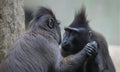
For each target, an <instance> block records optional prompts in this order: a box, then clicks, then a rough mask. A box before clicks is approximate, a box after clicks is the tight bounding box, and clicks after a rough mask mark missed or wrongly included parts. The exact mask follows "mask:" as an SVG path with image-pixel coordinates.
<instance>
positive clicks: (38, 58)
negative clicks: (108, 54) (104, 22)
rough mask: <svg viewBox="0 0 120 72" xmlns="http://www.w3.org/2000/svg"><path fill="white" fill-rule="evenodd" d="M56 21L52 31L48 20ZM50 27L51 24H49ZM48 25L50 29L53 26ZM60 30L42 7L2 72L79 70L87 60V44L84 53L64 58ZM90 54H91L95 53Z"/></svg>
mask: <svg viewBox="0 0 120 72" xmlns="http://www.w3.org/2000/svg"><path fill="white" fill-rule="evenodd" d="M50 19H53V20H54V23H52V25H53V26H52V27H51V28H49V26H48V24H49V20H50ZM50 24H51V23H50ZM50 24H49V25H50ZM60 34H61V33H60V27H59V24H58V23H57V20H56V18H55V16H54V14H53V12H52V11H51V10H50V9H47V8H44V7H41V8H40V9H38V11H36V12H35V13H34V14H33V19H32V21H31V27H30V28H29V29H28V31H27V32H26V33H25V34H24V35H23V36H22V37H21V38H19V39H18V40H17V41H16V43H15V44H14V45H13V48H12V49H11V50H10V52H9V53H8V55H7V57H6V58H5V60H4V61H3V63H2V66H1V70H2V71H0V72H69V71H74V70H75V69H76V68H78V67H79V65H80V64H79V65H78V64H77V63H83V62H84V61H85V60H86V59H87V56H88V55H87V52H88V51H89V49H92V50H93V51H94V48H96V47H94V45H96V44H92V43H88V45H91V47H88V45H86V46H85V47H84V48H83V50H82V51H81V52H79V53H78V54H76V55H74V56H69V57H66V58H63V57H62V56H61V53H60V49H59V43H60V40H61V35H60ZM93 51H91V53H92V52H93Z"/></svg>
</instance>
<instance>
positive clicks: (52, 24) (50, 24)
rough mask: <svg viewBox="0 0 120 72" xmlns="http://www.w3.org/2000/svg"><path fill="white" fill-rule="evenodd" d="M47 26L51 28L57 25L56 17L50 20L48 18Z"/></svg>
mask: <svg viewBox="0 0 120 72" xmlns="http://www.w3.org/2000/svg"><path fill="white" fill-rule="evenodd" d="M47 26H48V27H49V28H50V29H52V28H54V26H55V23H54V19H49V20H48V23H47Z"/></svg>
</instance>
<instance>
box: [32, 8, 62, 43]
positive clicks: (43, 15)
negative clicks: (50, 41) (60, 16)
mask: <svg viewBox="0 0 120 72" xmlns="http://www.w3.org/2000/svg"><path fill="white" fill-rule="evenodd" d="M59 24H60V23H59V22H58V21H57V19H56V17H55V15H54V14H53V12H52V10H50V9H48V8H45V7H40V8H39V9H38V10H37V11H36V12H35V13H33V19H32V21H31V27H32V30H35V31H36V30H37V32H40V33H42V32H45V33H47V34H46V35H51V36H52V37H53V38H54V39H55V40H57V42H58V43H59V44H60V43H61V32H60V26H59Z"/></svg>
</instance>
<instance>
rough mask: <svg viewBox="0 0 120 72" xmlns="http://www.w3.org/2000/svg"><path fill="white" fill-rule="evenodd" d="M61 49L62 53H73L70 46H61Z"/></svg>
mask: <svg viewBox="0 0 120 72" xmlns="http://www.w3.org/2000/svg"><path fill="white" fill-rule="evenodd" d="M62 49H63V50H64V51H66V52H71V51H73V47H72V46H63V45H62Z"/></svg>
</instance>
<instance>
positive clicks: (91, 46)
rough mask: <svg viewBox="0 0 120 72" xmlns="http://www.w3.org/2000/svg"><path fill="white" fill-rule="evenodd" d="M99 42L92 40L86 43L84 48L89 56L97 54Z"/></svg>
mask: <svg viewBox="0 0 120 72" xmlns="http://www.w3.org/2000/svg"><path fill="white" fill-rule="evenodd" d="M97 48H98V47H97V42H96V41H92V42H89V43H87V44H86V45H85V47H84V50H85V51H86V53H87V55H88V56H95V55H96V54H97Z"/></svg>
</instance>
